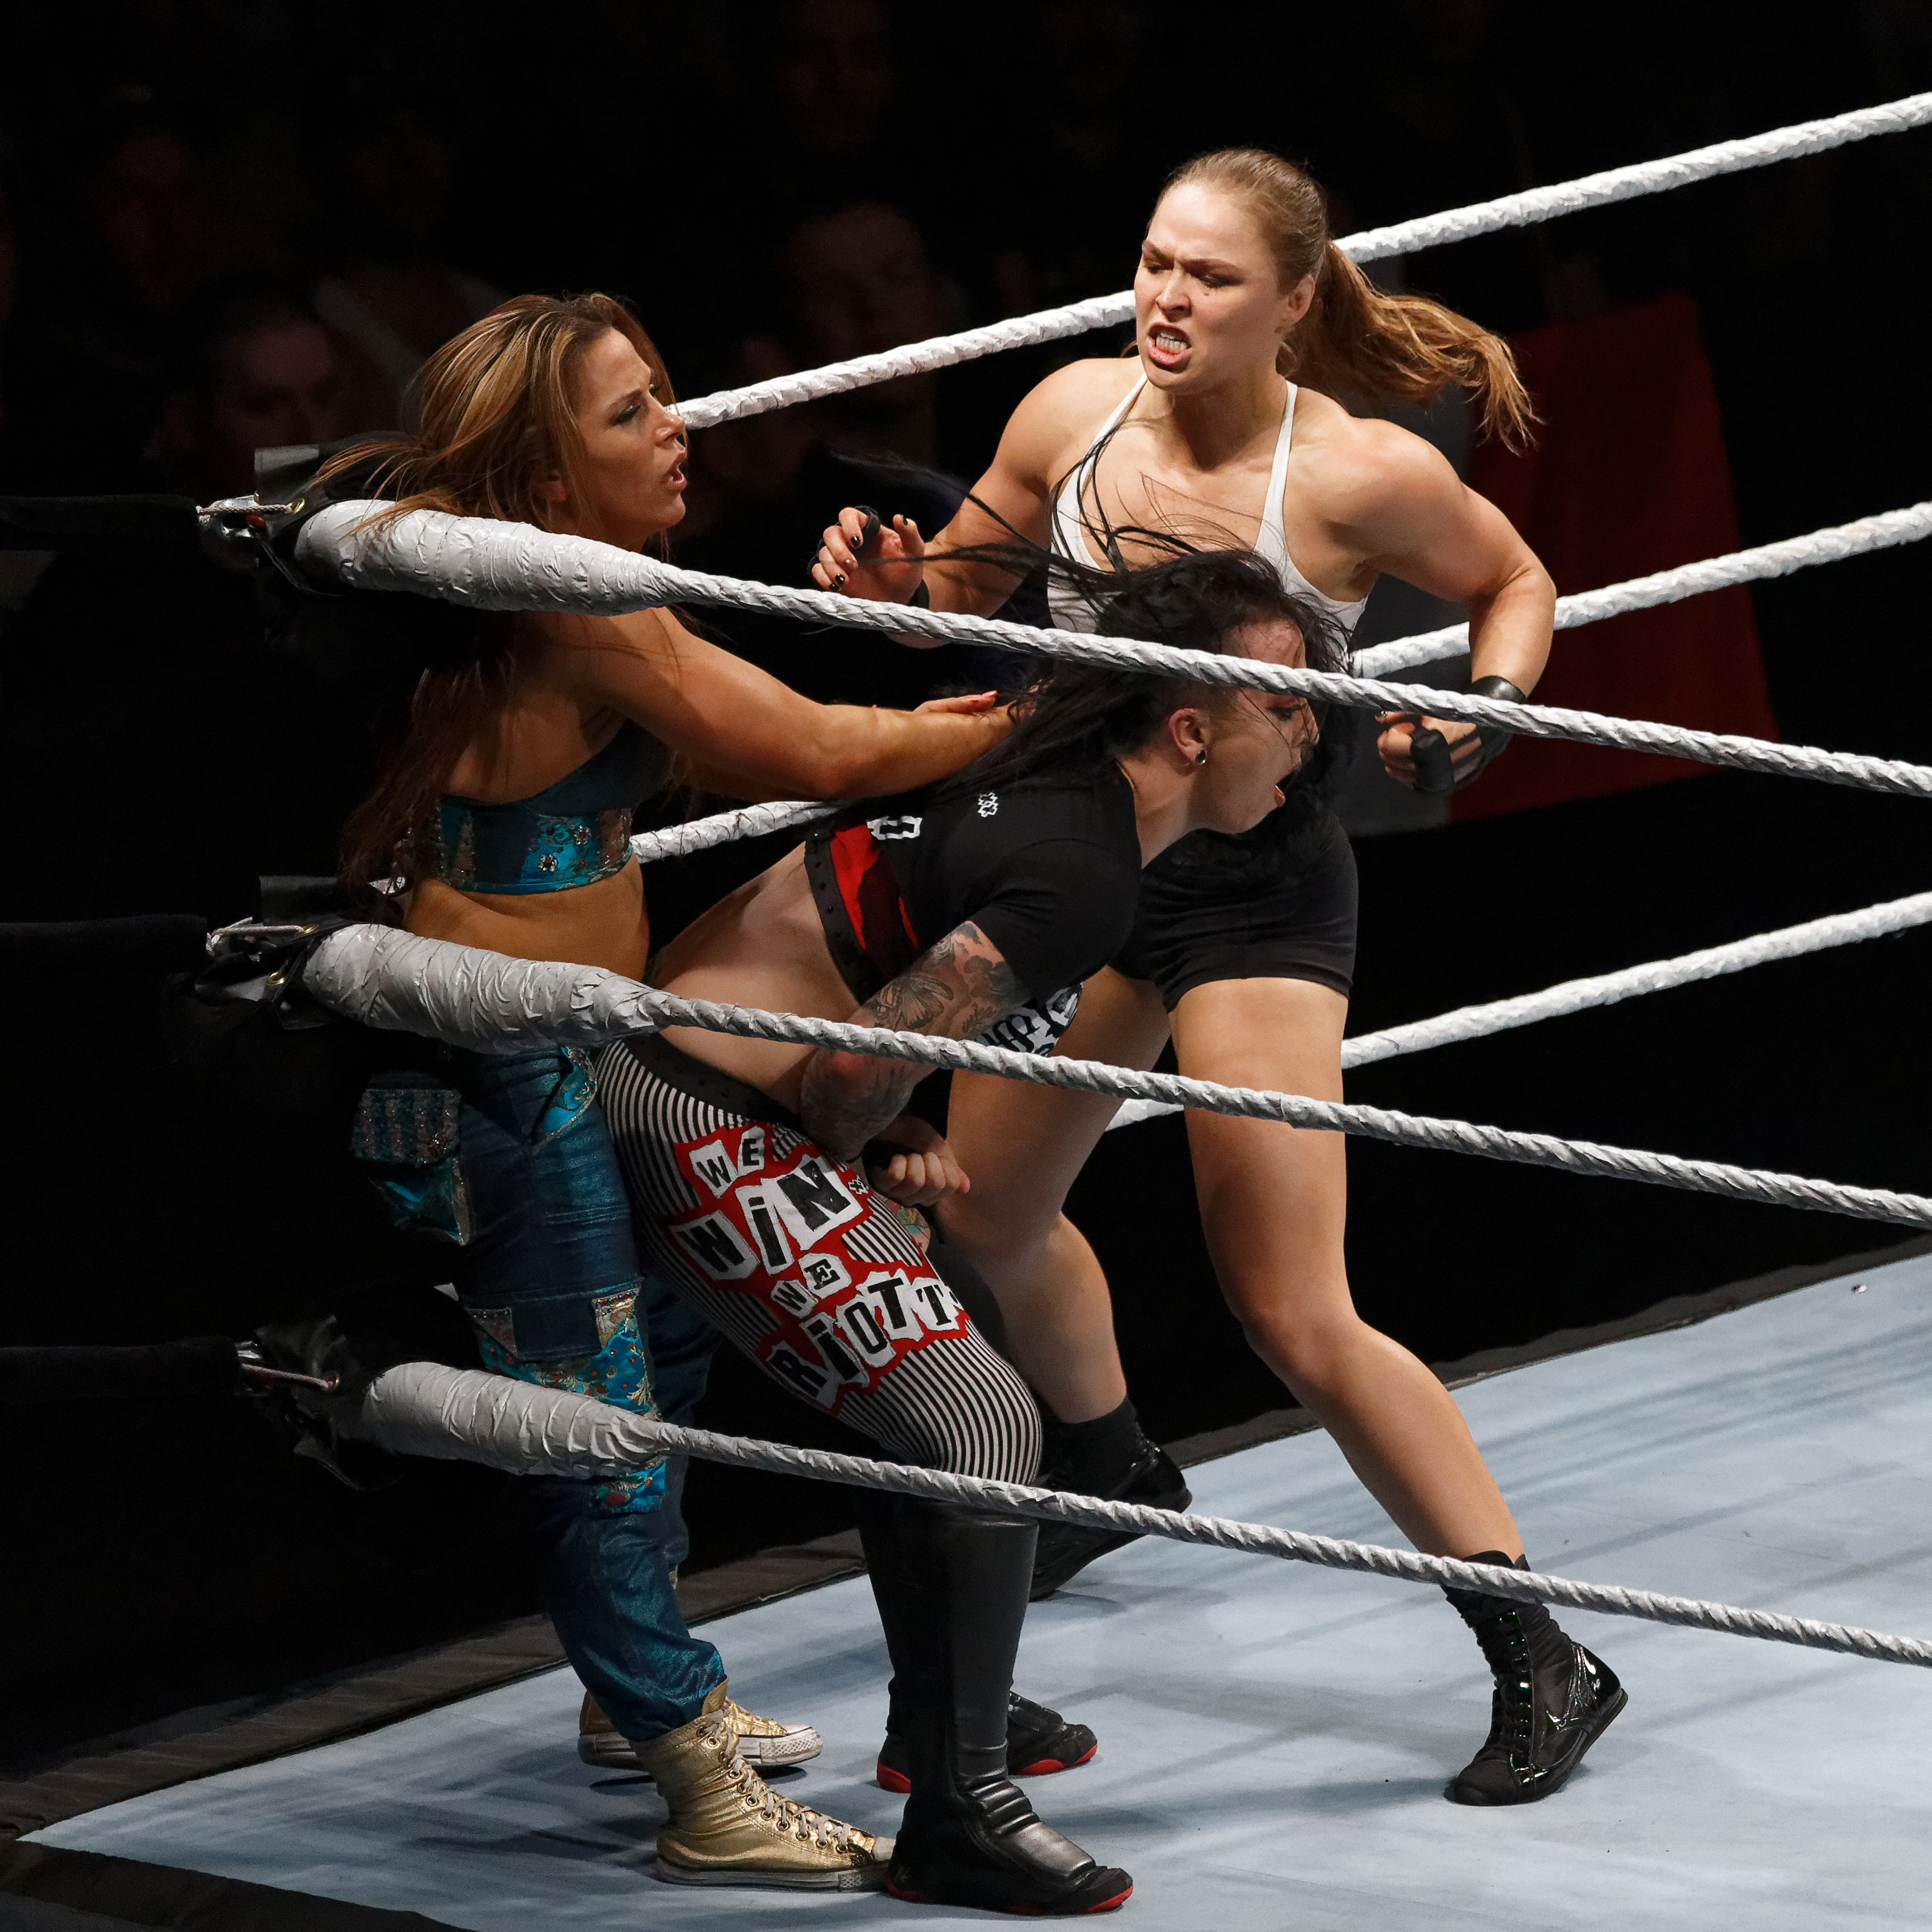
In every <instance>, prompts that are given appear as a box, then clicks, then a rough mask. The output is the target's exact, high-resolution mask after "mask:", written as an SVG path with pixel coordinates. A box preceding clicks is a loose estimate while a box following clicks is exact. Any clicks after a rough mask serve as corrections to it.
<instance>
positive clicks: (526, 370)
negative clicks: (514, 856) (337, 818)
mask: <svg viewBox="0 0 1932 1932" xmlns="http://www.w3.org/2000/svg"><path fill="white" fill-rule="evenodd" d="M613 329H615V330H616V332H617V333H618V334H619V335H622V337H623V338H625V340H626V341H628V342H629V344H631V347H633V348H634V349H635V350H637V353H638V355H639V356H640V357H641V358H642V359H643V362H644V364H645V366H646V368H649V370H650V371H651V374H652V376H653V377H655V379H656V385H657V394H658V398H659V400H660V401H662V402H663V403H664V404H666V405H667V406H668V405H669V404H670V401H671V389H670V377H669V376H668V374H667V373H666V371H665V369H664V359H663V357H662V356H660V355H659V354H658V351H657V347H656V345H655V344H654V343H653V342H652V341H651V339H650V338H649V336H648V335H646V334H645V333H644V330H643V326H642V325H641V324H640V323H639V322H638V320H637V317H635V316H634V315H633V314H631V311H629V310H628V308H625V305H623V304H622V302H619V301H617V300H616V299H615V298H614V297H613V296H603V295H580V296H513V297H512V298H511V299H510V300H509V301H508V302H504V303H502V304H501V305H499V307H497V308H493V309H492V310H491V311H490V313H489V314H487V315H486V316H485V317H484V318H483V319H482V320H481V321H480V322H476V323H472V324H471V325H470V326H469V328H467V329H465V330H464V331H463V333H462V334H461V335H458V336H456V337H454V338H452V340H451V341H448V342H446V343H445V344H443V347H441V348H440V349H439V350H437V352H436V353H435V354H434V356H431V358H430V359H429V360H428V362H426V363H425V364H424V365H423V368H422V372H421V374H419V377H417V388H418V390H419V397H420V422H421V427H420V428H419V429H418V430H417V431H416V434H414V435H405V436H389V437H374V438H371V440H368V441H367V442H365V443H358V444H356V446H354V447H353V448H351V449H347V450H344V451H343V452H341V454H340V455H338V456H336V457H335V458H333V459H332V460H331V461H330V462H329V464H328V465H327V466H326V467H325V468H324V469H323V471H322V472H321V473H320V477H319V478H318V479H317V480H318V481H319V482H320V483H322V484H328V483H329V481H331V480H332V479H333V478H338V477H341V476H344V475H347V474H348V473H350V472H354V473H355V475H356V487H357V489H358V491H359V493H361V494H365V495H370V496H377V495H380V496H386V497H388V498H389V499H391V507H390V508H388V509H387V510H386V511H384V512H383V514H384V516H386V517H389V516H400V515H401V514H403V513H404V511H407V510H444V511H449V512H451V513H452V514H455V515H457V516H463V517H497V518H499V519H500V520H502V521H504V522H506V523H535V524H537V525H538V526H544V525H545V523H546V522H547V518H548V517H549V514H550V509H551V505H550V504H549V503H548V502H546V501H545V500H544V499H543V497H541V496H540V495H539V494H538V487H539V486H540V485H541V484H543V483H544V481H547V479H549V478H560V479H561V480H562V484H563V487H564V494H565V498H566V499H571V498H574V497H576V496H578V494H579V493H580V491H579V478H580V472H581V468H582V463H583V436H582V433H581V432H580V431H579V430H578V428H577V419H576V415H575V408H574V405H575V401H576V395H575V391H576V385H577V371H578V370H579V368H580V365H582V362H583V357H584V355H585V353H586V351H588V350H589V348H590V347H591V345H592V344H593V343H595V342H598V341H601V339H602V338H604V336H606V335H608V334H609V333H610V332H611V331H612V330H613ZM475 622H476V640H477V642H476V650H475V655H474V656H473V657H472V658H471V659H470V660H469V661H468V662H466V663H465V664H460V665H458V666H457V667H455V668H453V669H439V670H428V671H425V673H423V675H422V679H421V681H420V682H419V683H418V685H417V686H416V694H415V696H414V697H413V700H411V703H410V714H409V719H408V722H407V726H406V727H405V728H404V730H403V731H402V732H401V733H400V734H399V736H398V738H397V739H396V741H395V743H393V744H392V745H391V746H390V747H389V751H388V752H387V754H386V756H385V757H384V758H383V763H382V765H381V766H380V769H379V770H378V772H377V778H376V782H375V784H374V787H372V788H371V791H370V793H369V795H368V796H367V797H366V798H365V799H363V801H362V803H361V804H360V805H358V806H357V807H356V810H355V811H353V813H352V814H350V818H349V822H348V823H347V826H345V827H344V832H343V842H342V877H343V879H344V882H345V883H347V885H348V886H349V887H350V889H351V890H352V891H353V892H366V890H367V886H368V881H370V880H372V879H375V878H378V877H380V878H384V879H387V878H390V877H398V878H400V879H401V880H403V881H404V883H414V882H415V880H416V873H417V870H418V859H419V854H418V851H417V843H418V838H419V835H420V834H421V833H422V832H423V831H424V830H425V828H426V826H427V823H428V818H429V815H430V814H431V811H433V810H434V807H435V803H436V800H437V797H438V796H439V795H440V793H441V792H442V791H443V787H444V786H445V784H446V783H447V782H448V781H449V772H450V768H451V767H452V766H453V765H454V764H455V762H456V760H457V759H458V757H460V756H461V754H462V752H463V748H464V746H465V745H468V744H469V742H471V741H472V739H475V738H476V737H478V736H487V734H488V733H490V731H491V730H492V729H493V727H494V726H495V724H496V722H497V721H499V719H500V718H501V716H502V712H503V711H504V709H505V707H506V706H507V705H508V702H509V699H510V695H511V689H512V688H513V686H514V682H515V679H516V673H517V658H518V655H519V652H520V649H522V648H523V646H524V645H525V644H526V642H527V640H528V638H529V630H528V628H527V626H526V625H524V624H523V622H521V620H520V619H518V618H517V617H515V616H511V615H508V614H506V613H484V614H481V615H479V616H478V617H477V619H476V620H475Z"/></svg>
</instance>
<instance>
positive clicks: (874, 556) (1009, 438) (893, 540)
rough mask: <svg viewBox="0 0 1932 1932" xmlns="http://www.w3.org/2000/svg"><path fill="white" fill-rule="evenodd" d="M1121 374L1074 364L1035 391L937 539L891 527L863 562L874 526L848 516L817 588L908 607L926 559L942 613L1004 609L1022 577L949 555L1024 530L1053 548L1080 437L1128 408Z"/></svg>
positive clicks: (826, 554)
mask: <svg viewBox="0 0 1932 1932" xmlns="http://www.w3.org/2000/svg"><path fill="white" fill-rule="evenodd" d="M1121 371H1122V365H1121V363H1119V362H1117V361H1100V360H1096V361H1092V362H1075V363H1071V364H1070V365H1068V366H1067V368H1064V369H1061V370H1058V371H1055V374H1052V375H1051V376H1049V377H1048V378H1047V379H1046V381H1045V382H1043V383H1040V385H1039V386H1037V388H1035V389H1032V390H1031V391H1030V392H1028V395H1027V397H1026V398H1025V401H1023V402H1022V404H1020V406H1019V408H1018V409H1017V410H1015V411H1014V412H1013V416H1012V419H1011V420H1010V421H1009V422H1008V423H1007V427H1006V429H1005V431H1004V433H1003V434H1001V437H1000V446H999V448H998V450H997V451H996V452H995V454H994V457H993V461H992V467H991V468H990V469H988V470H987V472H986V474H985V475H983V476H982V477H981V478H980V480H979V481H978V482H977V483H976V484H974V486H973V490H972V494H971V496H968V499H967V500H966V501H965V502H963V503H962V504H961V505H960V506H959V511H958V513H957V514H956V515H955V516H954V517H953V520H952V521H951V522H950V523H948V524H947V526H946V527H945V529H943V530H941V532H939V534H938V535H937V536H936V537H932V538H926V537H923V536H922V533H921V532H919V529H918V526H916V525H915V524H910V523H907V522H906V521H905V520H904V519H903V518H898V519H888V520H886V522H885V523H883V525H882V526H881V527H880V530H879V532H878V535H877V538H875V539H874V544H873V547H872V550H871V552H870V553H869V554H868V557H867V558H866V559H865V562H860V561H859V557H858V554H857V550H856V544H857V542H858V540H859V535H860V532H861V530H862V527H863V525H864V519H863V518H862V517H861V516H860V515H859V513H858V512H857V511H856V510H853V509H849V508H848V509H847V510H845V511H843V512H841V515H840V517H839V520H838V523H837V525H835V526H833V527H832V528H829V529H827V530H826V532H825V547H824V549H823V550H821V551H820V554H819V560H818V562H817V563H816V564H815V565H814V566H813V568H812V578H813V580H814V582H815V583H818V584H819V585H820V586H821V587H823V588H824V589H841V590H843V591H844V592H846V594H847V595H848V596H855V597H864V598H871V599H873V600H874V601H880V602H884V603H901V604H902V603H904V601H906V599H907V598H909V597H910V595H912V592H913V588H914V586H916V583H918V582H919V575H918V573H917V570H916V565H917V564H918V562H919V560H920V559H924V563H925V582H926V589H927V592H928V594H929V596H930V597H931V598H932V608H933V609H934V610H958V611H965V612H967V613H969V614H971V615H972V616H989V615H990V614H991V613H992V612H993V611H995V610H998V608H999V607H1000V606H1001V604H1004V602H1005V601H1007V598H1009V597H1010V596H1011V595H1013V590H1014V588H1015V586H1016V585H1017V584H1018V583H1019V577H1016V575H1015V574H1013V572H1012V571H1005V570H1000V569H997V568H995V567H994V566H992V565H990V564H984V563H970V564H969V563H958V564H949V563H947V562H945V561H944V552H946V551H948V550H961V549H966V548H970V547H977V546H979V545H981V544H999V543H1006V542H1010V541H1011V540H1012V538H1013V532H1015V531H1016V530H1017V531H1018V532H1019V534H1020V535H1022V536H1024V537H1028V538H1031V539H1032V541H1034V542H1035V543H1045V542H1046V541H1047V538H1048V534H1049V517H1050V516H1051V514H1052V498H1053V490H1054V486H1055V484H1057V483H1058V482H1059V481H1060V479H1061V475H1062V474H1063V472H1064V470H1065V469H1067V467H1068V466H1069V465H1070V463H1071V462H1072V461H1073V460H1074V457H1075V455H1077V453H1078V451H1079V449H1085V443H1079V441H1078V438H1079V436H1080V434H1082V432H1088V433H1091V430H1092V428H1093V427H1094V425H1095V424H1097V422H1100V420H1101V419H1103V418H1104V417H1105V416H1106V415H1107V414H1108V413H1109V411H1110V410H1112V408H1113V407H1114V406H1115V404H1116V403H1117V402H1118V401H1119V400H1120V397H1121V390H1122V386H1123V382H1124V378H1123V376H1122V373H1121ZM975 496H977V498H978V499H980V501H979V502H977V503H976V502H974V501H973V497H975ZM982 505H984V507H983V508H982V507H981V506H982ZM841 577H842V578H843V581H842V582H841V581H839V579H840V578H841ZM898 641H899V642H900V643H902V644H907V645H910V646H912V647H913V649H916V650H932V649H936V648H937V647H938V646H937V643H936V641H935V640H934V639H932V638H931V637H910V636H903V635H902V636H900V637H899V638H898Z"/></svg>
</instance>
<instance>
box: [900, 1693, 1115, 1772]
mask: <svg viewBox="0 0 1932 1932" xmlns="http://www.w3.org/2000/svg"><path fill="white" fill-rule="evenodd" d="M1099 1749H1100V1739H1097V1737H1095V1736H1094V1733H1092V1732H1091V1731H1090V1730H1088V1728H1087V1727H1086V1726H1085V1724H1069V1723H1068V1722H1067V1720H1066V1719H1065V1718H1063V1717H1062V1716H1061V1715H1060V1713H1059V1712H1058V1711H1049V1709H1047V1707H1046V1706H1045V1705H1044V1704H1036V1703H1034V1701H1033V1700H1032V1699H1031V1697H1022V1696H1021V1695H1020V1694H1019V1692H1018V1691H1010V1692H1009V1693H1008V1694H1007V1776H1008V1777H1009V1778H1045V1777H1047V1776H1048V1775H1050V1774H1051V1773H1052V1772H1056V1771H1071V1770H1072V1769H1073V1767H1074V1766H1076V1765H1077V1764H1085V1763H1086V1762H1087V1760H1088V1759H1089V1758H1090V1757H1092V1756H1093V1755H1094V1753H1095V1752H1096V1751H1098V1750H1099ZM878 1780H879V1783H880V1785H881V1786H882V1787H883V1788H884V1789H885V1790H887V1791H897V1792H900V1793H904V1792H907V1791H910V1790H911V1789H912V1771H911V1767H910V1763H909V1761H908V1760H907V1757H906V1741H905V1733H904V1731H903V1730H902V1729H901V1727H900V1724H899V1713H898V1699H897V1698H896V1697H895V1698H894V1699H893V1700H892V1704H891V1706H890V1707H889V1709H888V1711H887V1712H886V1741H885V1742H884V1743H883V1744H882V1745H880V1747H879V1769H878Z"/></svg>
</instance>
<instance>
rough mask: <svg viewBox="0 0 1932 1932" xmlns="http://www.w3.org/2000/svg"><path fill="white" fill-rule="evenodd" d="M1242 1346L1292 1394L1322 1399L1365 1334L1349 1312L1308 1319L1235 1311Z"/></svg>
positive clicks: (1291, 1313) (1282, 1312)
mask: <svg viewBox="0 0 1932 1932" xmlns="http://www.w3.org/2000/svg"><path fill="white" fill-rule="evenodd" d="M1236 1314H1237V1317H1238V1319H1239V1320H1240V1322H1241V1331H1242V1333H1243V1334H1244V1335H1246V1337H1247V1342H1248V1346H1249V1347H1250V1348H1251V1349H1253V1350H1254V1352H1255V1353H1256V1355H1259V1356H1260V1358H1262V1361H1265V1363H1267V1364H1268V1367H1270V1368H1271V1369H1272V1370H1274V1372H1275V1373H1276V1374H1277V1375H1278V1376H1280V1377H1281V1379H1282V1380H1283V1382H1286V1383H1287V1384H1288V1385H1289V1387H1290V1388H1292V1389H1294V1390H1295V1391H1297V1392H1298V1393H1299V1392H1300V1391H1303V1390H1307V1391H1309V1392H1310V1393H1311V1394H1316V1395H1318V1396H1319V1395H1322V1394H1327V1393H1328V1391H1330V1390H1331V1389H1332V1388H1334V1387H1336V1386H1337V1385H1338V1384H1339V1383H1340V1382H1341V1381H1342V1380H1343V1379H1344V1377H1345V1376H1346V1372H1347V1366H1348V1364H1349V1360H1350V1358H1352V1356H1353V1355H1355V1353H1356V1352H1358V1349H1360V1347H1361V1343H1362V1342H1363V1340H1364V1338H1365V1337H1367V1335H1368V1334H1370V1330H1369V1328H1367V1325H1366V1324H1365V1323H1364V1322H1363V1321H1362V1319H1361V1317H1360V1316H1358V1315H1357V1314H1356V1313H1355V1310H1354V1309H1353V1308H1349V1309H1348V1310H1346V1311H1329V1310H1325V1311H1323V1312H1322V1313H1319V1314H1310V1313H1308V1312H1307V1311H1305V1310H1297V1309H1284V1308H1280V1307H1275V1308H1264V1309H1259V1310H1247V1311H1244V1310H1237V1311H1236Z"/></svg>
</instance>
